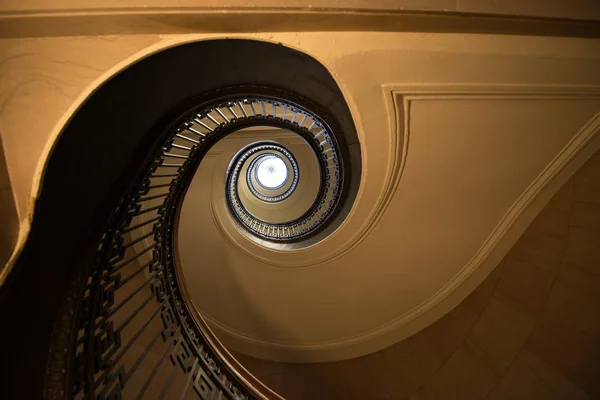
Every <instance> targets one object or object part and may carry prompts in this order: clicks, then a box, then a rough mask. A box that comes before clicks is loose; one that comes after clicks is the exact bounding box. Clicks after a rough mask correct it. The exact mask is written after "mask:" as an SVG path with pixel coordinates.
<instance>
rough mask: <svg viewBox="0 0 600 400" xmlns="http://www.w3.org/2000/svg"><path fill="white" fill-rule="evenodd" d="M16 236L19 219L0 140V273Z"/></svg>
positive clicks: (11, 250)
mask: <svg viewBox="0 0 600 400" xmlns="http://www.w3.org/2000/svg"><path fill="white" fill-rule="evenodd" d="M18 235H19V219H18V217H17V209H16V208H15V200H14V197H13V192H12V188H11V185H10V179H9V177H8V170H7V168H6V160H5V157H4V148H3V147H2V140H1V138H0V271H1V270H2V269H3V268H4V265H5V264H6V262H7V261H8V259H9V258H10V255H11V254H12V252H13V249H14V248H15V245H16V243H17V237H18Z"/></svg>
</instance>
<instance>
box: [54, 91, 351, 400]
mask: <svg viewBox="0 0 600 400" xmlns="http://www.w3.org/2000/svg"><path fill="white" fill-rule="evenodd" d="M268 106H271V110H269V111H267V107H268ZM279 106H282V107H284V108H283V110H282V113H281V114H279V113H278V112H277V107H279ZM301 110H302V109H301V108H299V107H292V106H289V104H288V103H285V104H284V103H282V102H280V101H278V100H277V99H273V98H267V97H265V98H260V97H256V98H251V99H246V98H243V99H236V100H235V101H231V100H229V101H226V102H221V103H218V104H216V105H213V106H209V107H203V108H202V110H201V111H198V109H197V108H192V109H190V111H188V112H186V113H185V114H184V115H183V116H181V117H180V118H179V119H178V120H177V121H175V122H174V123H173V124H172V125H171V128H169V129H168V130H167V131H166V132H165V134H164V135H163V137H162V139H161V140H162V143H160V144H159V145H160V146H159V147H157V150H156V155H155V156H153V157H152V156H151V157H149V158H148V159H149V160H150V161H148V164H147V166H146V167H145V168H144V169H143V170H142V171H141V172H140V174H139V177H138V179H137V180H136V182H137V183H136V184H134V185H133V186H131V189H130V191H129V192H128V193H124V194H123V195H122V196H121V198H120V200H119V202H118V205H117V207H116V208H115V209H114V212H113V213H112V218H111V220H110V221H109V222H108V224H107V226H106V228H105V230H104V233H103V235H102V238H101V240H100V243H99V246H98V248H97V254H96V262H95V265H94V268H93V270H92V271H91V272H90V273H89V274H87V275H85V276H84V278H83V280H84V281H85V289H84V290H83V292H80V293H81V294H80V296H81V297H80V300H81V301H80V302H79V306H78V307H74V308H73V310H77V311H76V312H77V313H78V317H77V318H78V319H77V320H78V321H79V322H78V324H77V326H76V332H75V334H74V337H75V339H74V340H75V341H76V343H75V344H74V347H75V350H74V361H73V362H72V363H71V364H70V365H71V367H70V368H72V371H70V372H71V378H70V382H71V383H70V385H71V389H72V393H68V394H67V395H68V396H67V397H73V398H76V399H80V398H81V399H83V398H88V399H121V398H136V399H140V398H143V397H144V398H146V397H151V398H160V399H164V398H169V399H171V398H179V399H187V398H194V397H196V398H197V397H199V398H202V399H233V400H241V399H252V398H278V396H277V395H276V394H275V393H273V392H271V391H270V390H269V389H267V388H266V387H264V386H263V385H262V384H261V383H260V382H258V381H256V380H255V379H254V378H253V377H252V375H250V374H249V373H247V372H246V371H245V370H244V369H243V368H241V366H240V365H239V364H237V363H236V362H235V360H234V359H233V358H232V357H231V356H230V355H229V354H228V353H227V351H226V350H225V349H224V348H222V346H220V344H219V342H218V340H216V339H215V338H214V337H213V336H212V334H211V333H210V330H209V329H208V328H206V326H205V325H203V321H202V319H201V318H200V317H199V315H198V314H197V311H196V310H195V309H194V308H193V305H192V304H191V301H189V299H188V298H187V296H186V294H185V284H184V282H183V281H182V277H181V273H180V272H179V270H178V268H179V267H178V263H177V253H176V250H175V245H176V235H177V232H176V230H177V219H178V209H179V208H180V204H181V201H182V198H183V196H184V194H185V191H186V188H187V186H188V185H189V182H190V180H191V178H192V176H193V174H194V172H195V170H196V168H197V166H198V164H199V163H200V160H201V158H202V156H203V155H204V154H205V152H206V150H207V149H208V148H209V147H210V146H211V145H212V144H213V143H215V142H216V141H217V140H218V139H219V138H220V137H223V135H226V134H228V133H231V132H232V131H234V130H236V129H239V126H240V125H243V126H248V125H264V124H265V123H274V122H276V123H277V124H279V125H283V126H290V127H292V128H293V129H294V130H296V131H302V132H303V133H304V134H305V135H307V136H309V135H310V136H312V137H313V140H314V141H315V143H316V144H317V145H318V144H319V143H320V146H321V147H322V148H323V154H324V158H323V160H322V161H323V163H324V165H337V164H334V162H338V161H339V159H338V158H337V155H336V154H335V150H336V148H335V143H334V139H333V138H332V137H331V136H330V135H331V132H330V131H328V130H326V125H325V124H324V122H322V121H320V120H318V119H317V118H316V117H311V115H310V114H309V113H308V112H306V111H303V112H301ZM236 111H237V112H236ZM226 113H228V114H226ZM307 121H310V123H309V124H310V125H311V126H308V125H305V123H306V122H307ZM314 126H319V128H320V129H319V130H318V131H317V132H316V133H312V132H313V131H312V128H313V127H314ZM310 136H309V137H310ZM317 142H318V143H317ZM332 154H333V155H332ZM325 170H327V168H325ZM331 176H332V178H331V180H327V181H326V186H325V187H324V191H323V192H322V193H321V196H322V197H321V200H322V202H321V203H319V202H316V204H317V206H318V207H325V208H326V210H325V211H324V212H323V210H321V209H318V210H317V213H319V212H320V214H318V215H319V216H320V217H319V218H321V219H320V222H323V220H324V219H326V218H327V217H328V216H329V215H330V213H331V207H332V206H334V205H335V202H336V201H337V197H336V196H337V195H338V194H339V191H340V190H341V189H340V188H341V182H340V180H341V175H339V174H338V175H337V176H335V175H331ZM319 210H320V211H319ZM311 212H313V213H315V210H314V209H313V210H312V211H311ZM259 232H260V233H261V234H262V235H263V236H264V235H265V231H264V230H260V229H259ZM290 232H291V233H294V232H295V233H294V234H296V233H298V232H297V231H290ZM267 236H268V235H267ZM55 395H56V396H60V393H58V394H57V393H55Z"/></svg>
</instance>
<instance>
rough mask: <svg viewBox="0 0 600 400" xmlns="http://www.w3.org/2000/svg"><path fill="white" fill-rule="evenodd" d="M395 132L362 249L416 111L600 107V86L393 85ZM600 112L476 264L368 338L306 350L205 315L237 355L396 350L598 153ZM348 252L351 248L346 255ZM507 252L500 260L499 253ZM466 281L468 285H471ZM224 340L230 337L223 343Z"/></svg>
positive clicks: (387, 92) (476, 278)
mask: <svg viewBox="0 0 600 400" xmlns="http://www.w3.org/2000/svg"><path fill="white" fill-rule="evenodd" d="M382 89H383V94H384V97H385V100H386V105H387V109H388V111H389V112H390V113H389V115H390V116H394V117H393V118H390V129H391V130H392V132H395V137H396V138H398V139H399V142H400V143H403V144H404V145H403V146H394V147H393V148H392V150H391V151H392V153H393V157H392V159H391V161H390V165H389V167H390V177H389V183H390V185H389V186H388V190H387V191H386V192H385V194H384V195H383V196H382V198H381V202H380V204H378V206H377V208H376V212H375V213H374V214H373V215H372V218H370V219H369V223H368V226H366V227H365V229H364V230H363V231H362V232H361V234H360V237H358V238H356V240H355V241H354V242H353V246H351V248H353V247H354V246H356V245H358V244H359V243H360V242H361V241H362V240H363V239H364V238H365V237H366V236H368V234H369V233H370V232H371V231H372V230H373V229H374V228H375V227H376V226H377V224H378V222H379V221H380V220H381V218H382V217H383V215H384V214H385V211H386V209H387V207H388V206H389V204H390V202H391V200H392V198H393V196H394V194H395V193H396V191H397V189H398V186H399V184H400V182H401V180H402V179H401V178H402V172H403V170H404V166H405V162H406V156H407V154H408V151H409V150H410V140H409V138H410V128H411V126H410V109H411V105H413V104H414V103H415V102H422V101H429V100H461V99H469V100H490V99H491V100H569V99H572V100H600V86H550V85H539V86H531V85H527V86H526V85H509V84H498V85H487V84H486V85H476V84H448V85H444V84H402V85H399V84H387V85H383V86H382ZM599 133H600V110H599V112H597V113H596V114H595V115H594V116H593V117H592V118H591V119H590V120H589V121H587V122H586V123H585V125H584V126H583V127H582V128H581V129H580V130H579V131H578V132H577V133H576V134H575V135H573V137H572V138H571V140H570V141H569V142H568V143H567V144H566V145H565V147H563V149H562V150H561V151H559V153H558V154H557V155H556V156H555V157H554V158H553V160H552V161H551V162H550V163H549V164H548V165H547V166H546V167H545V168H544V169H543V170H542V172H541V173H540V174H539V175H538V176H537V178H536V179H534V181H533V182H532V183H531V184H530V185H529V186H528V187H527V188H526V190H525V191H524V192H523V193H522V194H521V195H520V196H519V197H518V199H517V200H516V201H515V202H514V203H513V205H512V206H511V207H510V208H509V209H508V211H507V212H506V213H505V215H504V216H503V217H502V218H501V219H500V221H499V222H498V224H497V225H496V226H495V228H494V229H493V230H492V232H491V234H490V235H489V236H488V237H487V239H486V240H485V241H484V242H483V244H482V245H481V247H480V248H479V249H478V250H477V251H476V252H475V254H474V255H473V257H472V258H471V259H470V260H469V261H468V262H467V263H466V264H465V265H464V266H463V267H462V268H461V269H460V271H459V272H458V273H457V274H456V275H455V276H454V277H453V278H452V279H451V280H449V281H448V282H447V283H446V284H445V285H444V286H443V287H442V288H441V289H440V290H438V291H437V292H436V293H434V294H433V295H432V296H431V297H430V298H428V299H427V300H426V301H424V302H422V303H421V304H419V305H418V306H416V307H414V308H413V309H411V310H410V311H408V312H406V313H404V314H403V315H400V316H399V317H397V318H395V319H393V320H390V321H389V322H387V323H385V324H383V325H381V326H379V327H377V328H375V329H371V330H369V331H366V332H363V333H361V334H358V335H354V336H351V337H346V338H342V339H339V340H333V341H326V342H325V341H324V342H315V343H306V344H302V345H298V344H294V343H283V342H269V341H265V340H263V339H260V338H256V337H252V336H249V335H246V334H244V333H242V332H239V331H237V330H235V329H233V328H231V327H228V326H226V325H224V324H222V323H221V322H219V321H218V320H216V319H215V318H213V317H212V316H210V315H207V314H206V313H204V312H203V311H202V310H199V311H200V313H201V314H202V315H203V316H204V317H205V318H206V319H207V321H208V323H209V325H210V326H211V327H212V328H213V329H214V330H216V331H217V332H218V333H219V334H220V336H221V337H222V340H224V341H225V342H226V343H227V345H229V346H231V348H232V349H234V350H235V351H239V352H242V353H245V354H249V355H252V356H255V357H259V358H268V359H271V360H276V361H291V362H309V361H332V360H340V359H347V358H352V357H358V356H361V355H365V354H369V353H371V352H374V351H378V350H380V349H382V348H385V347H387V346H389V345H392V344H394V343H396V342H398V341H400V340H402V339H404V338H406V337H408V336H410V335H412V334H414V333H416V332H418V331H419V330H421V329H423V328H425V327H426V326H428V325H429V324H431V323H433V322H435V321H436V320H437V319H439V318H440V317H442V316H443V315H445V314H446V313H447V312H448V311H450V310H451V309H452V308H454V307H455V306H456V305H457V304H458V303H459V302H460V301H462V300H463V299H464V298H466V296H467V295H468V294H469V293H471V292H472V290H473V289H474V288H475V287H477V286H478V285H479V284H480V283H481V282H482V281H483V280H484V279H485V277H487V275H488V274H489V273H490V272H491V271H492V270H493V269H494V268H495V267H496V265H497V264H498V262H499V261H500V260H501V259H502V258H503V257H504V255H505V254H506V253H507V252H508V250H509V249H510V248H511V247H512V245H513V244H514V242H515V241H516V239H518V237H519V236H520V235H521V234H522V233H523V231H524V230H525V229H526V228H527V226H529V224H530V222H531V220H533V218H534V217H535V216H536V215H537V213H538V212H539V211H540V210H541V209H542V208H543V207H544V206H545V205H546V204H547V202H548V201H549V199H550V198H551V196H552V195H554V193H555V192H556V191H558V189H559V188H560V187H561V186H562V184H563V183H564V182H565V181H566V180H567V179H568V178H570V177H571V176H572V175H573V174H574V173H575V172H576V171H577V169H578V168H579V167H580V166H581V165H583V163H584V162H585V161H587V159H588V158H589V157H590V156H591V155H592V154H593V153H595V152H596V151H597V150H599V149H600V135H599ZM348 250H349V249H346V251H344V253H345V252H347V251H348ZM498 253H502V254H498ZM467 282H468V285H467V284H466V283H467ZM223 335H225V336H226V337H223Z"/></svg>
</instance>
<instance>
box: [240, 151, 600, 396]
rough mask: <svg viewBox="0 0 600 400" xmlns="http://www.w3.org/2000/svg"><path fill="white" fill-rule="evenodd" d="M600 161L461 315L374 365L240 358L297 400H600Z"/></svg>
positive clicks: (367, 361)
mask: <svg viewBox="0 0 600 400" xmlns="http://www.w3.org/2000/svg"><path fill="white" fill-rule="evenodd" d="M599 287H600V152H598V153H597V154H596V155H595V156H594V157H592V158H591V159H590V160H589V161H588V162H587V163H586V164H585V165H584V166H583V167H582V168H581V169H580V170H579V171H578V172H577V173H576V174H575V175H574V177H573V178H571V179H570V180H569V181H568V182H567V183H566V184H565V185H564V187H563V188H562V189H561V190H560V191H559V192H558V193H557V194H556V195H555V196H554V198H553V199H552V200H551V202H550V203H549V204H548V205H547V206H546V207H545V208H544V209H543V210H542V211H541V213H540V214H539V215H538V217H537V218H536V220H535V221H534V222H533V223H532V224H531V226H530V227H529V228H528V229H527V231H526V232H525V233H524V234H523V236H522V237H521V238H520V240H519V241H518V242H517V243H516V244H515V246H514V247H513V249H511V251H510V252H509V253H508V254H507V256H506V258H505V259H504V260H503V262H502V263H501V264H500V265H499V266H498V267H497V268H496V270H495V271H494V272H492V274H491V275H490V276H489V277H488V278H487V279H486V280H485V281H484V282H483V283H482V284H481V285H480V286H479V287H478V288H477V289H475V291H474V292H473V293H472V294H471V295H470V296H469V297H467V298H466V299H465V300H464V301H463V302H462V303H461V304H460V305H458V306H457V307H456V308H455V309H454V310H452V311H451V312H450V313H448V314H447V315H445V316H444V317H443V318H441V319H440V320H438V321H437V322H436V323H434V324H433V325H431V326H429V327H427V328H425V329H424V330H422V331H421V332H419V333H418V334H416V335H414V336H412V337H410V338H408V339H406V340H404V341H402V342H400V343H397V344H396V345H393V346H391V347H388V348H387V349H384V350H381V351H379V352H377V353H373V354H370V355H368V356H364V357H360V358H355V359H351V360H346V361H339V362H331V363H320V364H286V363H276V362H271V361H263V360H258V359H254V358H251V357H247V356H244V355H236V357H237V358H238V360H239V361H240V362H241V363H242V364H243V365H244V366H245V367H246V368H247V369H248V370H250V371H251V372H252V373H253V374H255V375H256V376H257V377H258V378H259V379H261V380H262V381H263V382H265V383H266V384H267V385H269V386H270V387H271V388H272V389H274V390H276V391H277V392H279V393H280V394H281V395H283V396H284V397H286V398H288V399H291V400H294V399H338V398H344V399H406V398H409V399H411V400H429V399H432V400H433V399H436V400H445V399H463V400H468V399H490V400H492V399H496V400H497V399H517V398H518V399H590V398H600V380H598V377H599V376H600V375H599V372H598V371H599V370H598V363H599V362H600V341H599V340H598V338H599V337H600V291H599V290H598V288H599Z"/></svg>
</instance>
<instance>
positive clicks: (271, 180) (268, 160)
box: [256, 155, 288, 189]
mask: <svg viewBox="0 0 600 400" xmlns="http://www.w3.org/2000/svg"><path fill="white" fill-rule="evenodd" d="M287 178H288V169H287V165H285V162H284V161H283V160H282V159H281V157H278V156H276V155H268V156H265V157H264V158H263V159H262V160H260V162H259V164H258V165H257V166H256V180H257V181H258V183H259V184H260V185H261V186H262V187H264V188H265V189H277V188H280V187H281V186H283V184H284V183H285V182H286V181H287Z"/></svg>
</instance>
